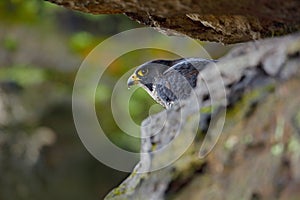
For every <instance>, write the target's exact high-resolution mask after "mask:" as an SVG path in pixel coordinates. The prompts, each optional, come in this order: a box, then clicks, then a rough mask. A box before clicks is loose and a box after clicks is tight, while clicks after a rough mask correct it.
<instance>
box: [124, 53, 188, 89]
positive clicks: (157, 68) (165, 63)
mask: <svg viewBox="0 0 300 200" xmlns="http://www.w3.org/2000/svg"><path fill="white" fill-rule="evenodd" d="M181 60H183V59H178V60H153V61H150V62H146V63H144V64H142V65H141V66H139V67H138V68H137V69H136V70H135V71H134V73H133V74H132V75H131V76H130V77H129V79H128V81H127V85H128V87H131V86H133V85H140V86H142V87H146V88H147V89H149V90H150V91H152V87H153V84H154V83H156V82H157V80H158V79H160V78H161V77H162V76H163V73H164V72H165V71H166V70H167V69H169V68H170V67H171V66H173V65H174V64H176V63H177V62H179V61H181Z"/></svg>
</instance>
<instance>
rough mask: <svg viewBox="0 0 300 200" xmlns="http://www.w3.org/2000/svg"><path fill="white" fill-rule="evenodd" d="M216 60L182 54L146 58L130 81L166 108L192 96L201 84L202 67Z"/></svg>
mask: <svg viewBox="0 0 300 200" xmlns="http://www.w3.org/2000/svg"><path fill="white" fill-rule="evenodd" d="M215 62H217V61H216V60H209V59H202V58H181V59H177V60H153V61H149V62H146V63H144V64H142V65H140V66H139V67H137V69H136V70H135V71H134V73H133V74H132V75H131V76H130V77H129V79H128V82H127V85H128V87H131V86H132V85H139V86H141V87H142V88H144V89H145V90H146V91H147V92H148V93H149V94H150V96H151V97H152V98H153V99H154V100H155V101H156V102H158V103H159V104H161V105H162V106H163V107H165V108H166V109H168V108H171V107H172V105H174V104H175V103H177V102H178V101H179V100H182V99H186V98H187V97H189V96H190V94H191V91H192V90H193V88H195V87H196V85H197V77H198V74H199V72H200V71H201V70H203V69H204V68H205V66H207V64H209V63H215Z"/></svg>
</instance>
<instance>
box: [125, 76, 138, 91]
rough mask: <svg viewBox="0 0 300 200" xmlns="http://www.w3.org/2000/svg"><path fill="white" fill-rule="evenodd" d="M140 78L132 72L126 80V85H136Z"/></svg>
mask: <svg viewBox="0 0 300 200" xmlns="http://www.w3.org/2000/svg"><path fill="white" fill-rule="evenodd" d="M140 80H141V79H139V78H138V77H137V76H136V74H133V75H132V76H131V77H129V79H128V81H127V86H128V87H129V88H130V87H131V86H133V85H136V84H138V83H139V82H140Z"/></svg>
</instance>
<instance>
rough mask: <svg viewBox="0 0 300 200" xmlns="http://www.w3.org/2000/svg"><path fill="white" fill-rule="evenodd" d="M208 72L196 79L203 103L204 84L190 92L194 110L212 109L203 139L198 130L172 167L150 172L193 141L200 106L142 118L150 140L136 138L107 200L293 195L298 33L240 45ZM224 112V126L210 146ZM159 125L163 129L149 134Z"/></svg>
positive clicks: (298, 142)
mask: <svg viewBox="0 0 300 200" xmlns="http://www.w3.org/2000/svg"><path fill="white" fill-rule="evenodd" d="M215 69H216V68H215V67H214V66H213V65H211V66H208V67H207V68H206V69H205V70H204V71H203V72H202V73H201V74H200V76H201V75H202V77H206V78H204V79H205V81H206V84H207V85H208V87H210V89H211V90H210V93H209V95H210V96H209V98H208V90H207V89H206V87H205V83H204V80H203V79H202V81H200V82H199V83H198V85H197V88H196V93H197V95H198V96H197V97H198V100H200V101H202V104H201V109H200V110H202V111H201V112H200V113H202V112H203V108H205V107H207V106H208V107H213V108H214V109H213V110H214V112H213V120H212V121H213V122H214V123H213V126H212V127H210V129H209V132H208V133H207V136H208V137H206V138H205V140H204V142H203V139H202V138H201V133H198V136H197V137H196V139H195V140H194V142H193V143H192V145H190V146H189V148H188V149H187V150H186V151H185V153H184V155H183V156H181V157H180V158H179V159H178V160H177V161H176V162H174V163H172V164H171V165H168V166H167V167H164V168H162V169H160V170H156V171H153V170H155V169H157V167H158V166H160V165H163V164H164V162H165V161H166V160H168V159H170V157H172V155H174V154H176V153H177V151H178V150H179V149H181V148H182V147H183V146H186V144H187V143H186V141H187V140H188V139H189V138H191V137H193V134H194V133H195V130H196V129H197V127H198V123H197V122H198V121H197V120H199V118H198V116H199V108H197V107H196V108H195V106H194V105H195V104H194V102H192V100H193V99H189V100H187V101H185V102H183V103H182V104H181V105H180V106H175V107H173V108H172V109H170V110H167V111H164V112H162V113H159V114H157V115H155V116H151V119H150V117H149V118H148V119H146V120H145V121H144V122H143V125H145V124H149V123H150V126H144V127H142V129H141V134H142V136H144V137H145V136H150V137H146V138H144V139H143V140H142V145H141V146H142V150H141V151H142V153H144V154H143V155H142V156H141V161H140V163H139V164H138V165H137V166H136V168H135V169H134V171H133V173H132V174H131V176H129V177H128V178H127V179H126V180H125V181H124V182H123V183H122V184H121V185H120V186H119V187H118V188H116V189H115V190H113V191H112V192H111V193H110V194H108V196H107V197H106V199H155V200H159V199H166V198H168V199H178V200H179V199H293V198H294V199H299V198H300V194H299V192H298V191H299V190H300V184H299V183H300V173H299V170H298V169H299V167H300V136H299V130H300V128H299V127H300V117H299V116H300V107H299V105H300V95H299V91H300V81H299V76H300V73H299V72H300V70H299V69H300V34H296V35H291V36H286V37H283V38H274V39H268V40H265V41H261V42H260V43H247V44H244V45H241V46H240V47H238V48H236V49H233V50H232V51H231V52H230V53H229V54H228V55H227V56H225V57H223V58H222V59H221V60H220V62H219V63H218V65H217V69H218V70H215ZM218 72H220V74H221V76H222V79H223V82H224V85H225V93H226V99H225V100H224V98H223V97H224V96H223V95H222V94H221V93H222V92H224V90H222V89H220V88H222V87H220V82H219V79H218V78H217V75H218ZM290 77H293V78H291V79H289V78H290ZM288 79H289V80H288ZM214 86H216V87H214ZM219 94H220V95H219ZM212 96H213V97H214V98H215V101H214V103H213V104H212V103H211V101H210V100H211V98H212ZM287 100H288V101H287ZM225 108H227V112H226V123H225V126H224V129H223V131H222V134H221V136H220V138H219V140H218V143H217V144H216V145H215V146H214V144H215V142H216V141H217V139H218V136H216V135H214V134H215V132H216V131H217V127H218V124H220V123H219V122H220V119H222V114H223V113H224V109H225ZM166 114H167V116H168V117H167V119H166V120H165V116H166ZM201 120H203V119H202V118H201ZM181 122H183V123H181ZM160 123H164V125H163V128H162V129H161V130H160V131H159V134H157V135H154V133H155V132H156V130H157V127H160V125H161V124H160ZM221 125H222V123H221ZM202 136H203V135H202ZM169 143H172V145H171V147H170V148H165V147H166V145H167V144H169ZM201 145H204V147H203V146H202V147H201V148H200V146H201ZM207 147H208V149H207ZM211 147H213V148H212V151H211V152H210V153H209V154H208V155H207V156H206V157H202V159H199V149H200V156H201V155H206V154H205V153H206V152H209V151H210V148H211ZM157 150H161V151H160V152H159V153H157V152H156V151H157ZM145 171H150V172H145Z"/></svg>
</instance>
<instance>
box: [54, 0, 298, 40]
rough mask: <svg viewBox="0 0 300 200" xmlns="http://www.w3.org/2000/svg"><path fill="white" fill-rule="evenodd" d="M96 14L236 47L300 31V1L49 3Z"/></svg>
mask: <svg viewBox="0 0 300 200" xmlns="http://www.w3.org/2000/svg"><path fill="white" fill-rule="evenodd" d="M48 1H50V2H53V3H56V4H59V5H63V6H65V7H68V8H71V9H75V10H80V11H83V12H89V13H94V14H116V13H124V14H126V15H128V16H129V17H130V18H132V19H134V20H136V21H138V22H140V23H143V24H145V25H148V26H152V27H156V28H157V29H158V30H161V31H162V32H164V33H166V34H170V35H172V34H185V35H188V36H190V37H192V38H195V39H200V40H205V41H218V42H222V43H237V42H245V41H249V40H255V39H260V38H265V37H272V36H279V35H285V34H287V33H291V32H295V31H297V30H300V1H298V0H273V1H265V0H264V1H251V0H241V1H230V0H218V1H215V0H202V1H195V0H163V1H158V0H139V1H136V0H128V1H124V0H110V1H107V0H48Z"/></svg>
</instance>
